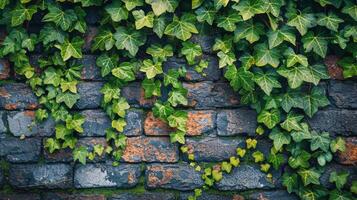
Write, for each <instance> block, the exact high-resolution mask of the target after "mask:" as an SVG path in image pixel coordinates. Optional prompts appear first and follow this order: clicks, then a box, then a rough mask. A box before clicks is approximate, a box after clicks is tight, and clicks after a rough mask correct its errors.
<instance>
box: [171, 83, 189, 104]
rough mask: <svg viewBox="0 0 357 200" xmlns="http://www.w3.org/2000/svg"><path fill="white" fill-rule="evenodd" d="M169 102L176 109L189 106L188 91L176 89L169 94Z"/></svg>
mask: <svg viewBox="0 0 357 200" xmlns="http://www.w3.org/2000/svg"><path fill="white" fill-rule="evenodd" d="M168 102H170V103H171V105H172V106H174V107H176V106H177V105H179V104H181V105H187V104H188V101H187V89H185V88H183V87H180V88H174V89H173V90H171V91H170V92H169V98H168Z"/></svg>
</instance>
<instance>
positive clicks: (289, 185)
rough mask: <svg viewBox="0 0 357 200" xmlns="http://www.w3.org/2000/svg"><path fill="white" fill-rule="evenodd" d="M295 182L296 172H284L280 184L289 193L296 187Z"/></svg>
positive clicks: (296, 179) (296, 178)
mask: <svg viewBox="0 0 357 200" xmlns="http://www.w3.org/2000/svg"><path fill="white" fill-rule="evenodd" d="M297 183H298V177H297V174H295V173H294V174H289V173H284V175H283V179H282V184H283V185H284V186H285V187H286V189H287V190H288V192H289V193H291V192H292V191H293V190H294V189H295V188H296V186H297V185H298V184H297Z"/></svg>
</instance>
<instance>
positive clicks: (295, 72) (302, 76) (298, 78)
mask: <svg viewBox="0 0 357 200" xmlns="http://www.w3.org/2000/svg"><path fill="white" fill-rule="evenodd" d="M277 72H278V74H280V75H281V76H283V77H285V78H287V79H288V84H289V87H290V88H292V89H295V88H298V87H300V86H301V84H302V83H303V82H304V81H308V82H311V81H310V79H308V78H311V73H310V71H309V70H308V68H307V67H304V66H302V65H300V66H295V67H290V68H283V67H281V68H279V69H278V71H277Z"/></svg>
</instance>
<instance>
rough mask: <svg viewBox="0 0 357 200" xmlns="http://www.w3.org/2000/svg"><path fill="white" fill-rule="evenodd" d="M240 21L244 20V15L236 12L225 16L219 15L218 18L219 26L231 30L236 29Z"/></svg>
mask: <svg viewBox="0 0 357 200" xmlns="http://www.w3.org/2000/svg"><path fill="white" fill-rule="evenodd" d="M240 21H242V17H241V16H240V15H238V13H235V12H233V13H229V14H228V15H225V16H223V15H222V16H219V17H218V18H217V20H216V22H217V27H220V28H223V29H224V30H226V31H229V32H233V31H234V30H235V29H236V23H237V22H240Z"/></svg>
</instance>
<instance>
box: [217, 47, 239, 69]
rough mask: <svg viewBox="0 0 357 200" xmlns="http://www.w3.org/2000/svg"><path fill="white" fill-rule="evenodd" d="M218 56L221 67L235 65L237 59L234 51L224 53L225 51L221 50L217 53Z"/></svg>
mask: <svg viewBox="0 0 357 200" xmlns="http://www.w3.org/2000/svg"><path fill="white" fill-rule="evenodd" d="M217 56H218V58H219V63H218V65H219V68H223V67H224V66H227V65H233V63H234V62H235V61H236V60H237V59H236V56H235V55H234V53H233V52H228V53H224V52H223V51H220V52H218V53H217Z"/></svg>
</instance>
